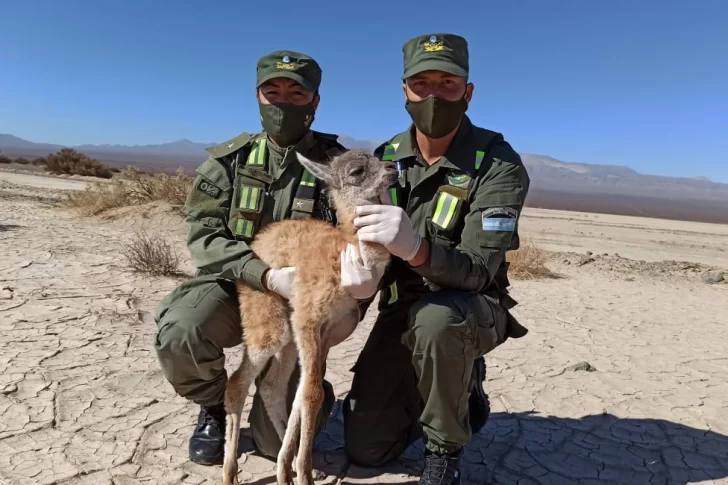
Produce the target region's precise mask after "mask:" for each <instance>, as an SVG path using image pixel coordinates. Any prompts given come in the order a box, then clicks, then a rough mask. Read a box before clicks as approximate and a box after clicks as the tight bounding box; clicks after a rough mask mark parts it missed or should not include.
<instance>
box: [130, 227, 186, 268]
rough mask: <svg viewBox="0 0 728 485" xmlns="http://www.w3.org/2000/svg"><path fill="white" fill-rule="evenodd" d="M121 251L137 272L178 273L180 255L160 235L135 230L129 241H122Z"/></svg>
mask: <svg viewBox="0 0 728 485" xmlns="http://www.w3.org/2000/svg"><path fill="white" fill-rule="evenodd" d="M121 253H122V255H123V256H124V257H125V258H126V261H127V264H128V265H129V267H130V268H131V269H132V270H134V271H135V272H137V273H142V274H146V275H149V276H174V275H177V274H179V263H180V256H179V254H178V253H177V252H176V251H175V250H174V247H173V246H172V245H170V244H169V243H168V242H167V241H165V240H164V239H162V238H161V237H160V236H150V235H148V234H147V233H146V232H145V231H143V230H142V231H138V230H136V231H134V236H133V237H132V239H131V241H130V242H129V243H122V248H121Z"/></svg>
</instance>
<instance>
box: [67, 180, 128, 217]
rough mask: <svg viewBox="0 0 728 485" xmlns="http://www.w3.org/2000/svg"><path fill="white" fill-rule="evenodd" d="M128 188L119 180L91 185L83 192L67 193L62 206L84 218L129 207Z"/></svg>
mask: <svg viewBox="0 0 728 485" xmlns="http://www.w3.org/2000/svg"><path fill="white" fill-rule="evenodd" d="M127 190H128V188H127V186H126V184H124V182H123V181H121V180H112V181H110V182H102V183H98V182H97V183H95V184H92V185H91V186H90V187H88V188H87V189H85V190H77V191H74V192H71V193H69V194H68V195H67V196H66V198H65V200H64V201H63V205H64V206H65V207H68V208H71V209H75V210H76V211H77V212H78V213H80V214H81V215H84V216H94V215H96V214H100V213H102V212H105V211H107V210H109V209H114V208H116V207H125V206H127V205H130V204H131V202H130V198H129V194H128V192H127Z"/></svg>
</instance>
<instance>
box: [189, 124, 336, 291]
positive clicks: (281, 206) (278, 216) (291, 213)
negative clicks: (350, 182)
mask: <svg viewBox="0 0 728 485" xmlns="http://www.w3.org/2000/svg"><path fill="white" fill-rule="evenodd" d="M337 138H338V137H337V136H336V135H328V134H324V133H319V132H315V131H309V132H308V133H307V134H306V135H305V136H304V137H303V139H302V140H301V141H300V142H299V143H298V144H297V145H296V146H294V147H290V148H289V149H287V150H284V149H278V150H276V149H275V148H271V147H268V148H269V149H268V150H266V151H265V152H264V153H267V154H268V158H267V164H266V165H267V166H266V167H265V168H266V169H265V170H264V171H263V170H262V169H260V170H259V171H258V172H250V169H251V166H250V165H249V162H247V160H248V157H249V155H251V151H253V149H254V146H255V143H256V141H258V142H259V140H261V139H265V134H264V133H260V134H249V133H242V134H241V135H239V136H237V137H236V138H233V139H232V140H228V141H227V142H225V143H221V144H220V145H218V146H215V147H212V148H209V149H208V152H209V153H210V156H209V158H208V159H207V160H206V161H205V162H203V163H202V164H201V165H200V166H199V167H198V168H197V170H196V173H197V175H196V177H195V180H194V182H193V187H192V190H191V192H190V195H189V196H188V198H187V201H186V203H185V205H184V212H185V214H186V216H187V247H188V249H189V251H190V256H191V258H192V261H193V263H194V265H195V266H196V267H197V269H198V271H197V274H198V275H201V274H216V275H219V276H220V277H221V278H225V279H230V280H244V281H246V282H248V283H250V284H252V285H253V286H255V287H257V288H258V289H261V290H263V289H264V287H263V283H262V281H261V278H262V275H263V273H264V272H265V270H266V269H267V268H268V266H267V265H266V264H265V263H264V262H263V261H261V260H259V259H257V258H255V257H254V256H253V254H252V251H251V249H250V246H249V245H248V243H249V242H250V240H251V239H252V237H253V236H254V235H255V233H257V232H258V231H259V230H260V229H261V228H262V227H265V226H266V225H268V224H270V223H271V222H273V221H280V220H283V219H288V218H306V217H314V218H317V219H324V220H329V221H331V222H335V217H334V215H333V210H331V209H330V208H329V207H328V203H327V201H326V195H325V193H324V191H323V190H321V189H319V188H318V184H317V185H316V190H315V195H314V196H313V197H311V198H307V199H300V198H298V199H297V198H296V195H297V190H298V189H299V186H300V185H301V182H302V177H303V175H304V169H303V166H302V165H301V164H300V163H298V160H297V159H296V154H295V152H297V151H298V152H300V153H301V154H303V155H304V156H306V157H308V158H310V159H312V160H314V161H319V162H325V161H328V160H330V158H331V157H332V156H334V155H335V154H337V153H340V152H342V151H345V150H346V149H345V148H344V147H343V146H342V145H341V144H339V143H338V142H337V141H336V139H337ZM266 145H267V143H266ZM260 160H263V158H261V159H260ZM249 173H254V174H256V173H257V174H256V175H255V180H253V182H254V183H258V184H259V185H260V186H259V187H252V186H250V185H249V184H247V183H246V182H245V180H246V177H247V176H248V175H249ZM306 173H308V172H306ZM246 174H248V175H246ZM266 174H267V175H266ZM247 180H250V179H249V178H248V179H247ZM312 180H315V179H312ZM246 184H247V187H246ZM310 185H312V184H310ZM251 193H254V194H255V198H251V196H250V194H251ZM246 196H247V199H246ZM294 199H295V204H294ZM251 200H252V201H253V202H252V203H251ZM245 204H248V205H249V206H253V205H257V208H258V213H257V214H256V215H255V217H256V219H257V220H256V224H255V226H256V227H255V229H254V230H255V232H254V233H251V234H245V235H241V234H239V233H240V222H239V220H238V219H236V217H237V216H238V214H239V208H240V207H241V206H243V205H245Z"/></svg>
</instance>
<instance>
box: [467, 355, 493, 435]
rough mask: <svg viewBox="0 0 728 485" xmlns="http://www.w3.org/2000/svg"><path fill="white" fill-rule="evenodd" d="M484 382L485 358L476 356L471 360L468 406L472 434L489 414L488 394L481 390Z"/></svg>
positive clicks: (481, 427)
mask: <svg viewBox="0 0 728 485" xmlns="http://www.w3.org/2000/svg"><path fill="white" fill-rule="evenodd" d="M484 382H485V359H484V358H483V357H478V358H477V359H475V361H474V362H473V374H472V377H471V378H470V398H469V399H468V406H469V407H470V429H471V430H472V431H473V434H477V433H478V432H479V431H480V430H481V429H483V426H485V423H486V422H487V421H488V416H489V415H490V401H489V400H488V395H487V394H486V393H485V391H484V390H483V383H484Z"/></svg>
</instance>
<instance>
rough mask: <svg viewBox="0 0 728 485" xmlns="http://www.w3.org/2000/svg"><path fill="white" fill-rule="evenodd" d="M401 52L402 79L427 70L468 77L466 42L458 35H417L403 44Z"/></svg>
mask: <svg viewBox="0 0 728 485" xmlns="http://www.w3.org/2000/svg"><path fill="white" fill-rule="evenodd" d="M402 52H403V53H404V74H403V76H402V77H403V79H407V78H408V77H410V76H413V75H415V74H417V73H419V72H422V71H428V70H436V71H445V72H449V73H450V74H454V75H456V76H463V77H467V76H468V69H469V65H468V42H467V41H466V40H465V39H464V38H462V37H460V36H459V35H455V34H425V35H419V36H417V37H414V38H412V39H410V40H408V41H407V42H405V44H404V46H403V47H402Z"/></svg>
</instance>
